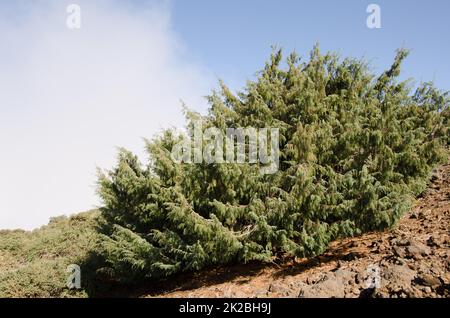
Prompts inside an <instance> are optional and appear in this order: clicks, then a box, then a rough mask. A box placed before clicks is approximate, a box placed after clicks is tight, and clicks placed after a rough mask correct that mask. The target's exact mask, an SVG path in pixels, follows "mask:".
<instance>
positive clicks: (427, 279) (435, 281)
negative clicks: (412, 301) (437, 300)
mask: <svg viewBox="0 0 450 318" xmlns="http://www.w3.org/2000/svg"><path fill="white" fill-rule="evenodd" d="M416 282H417V283H418V284H420V285H423V286H428V287H432V288H437V287H439V286H440V285H441V280H440V279H439V278H438V277H435V276H433V275H430V274H421V275H419V276H418V277H417V279H416Z"/></svg>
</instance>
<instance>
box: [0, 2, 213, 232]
mask: <svg viewBox="0 0 450 318" xmlns="http://www.w3.org/2000/svg"><path fill="white" fill-rule="evenodd" d="M73 2H76V3H78V4H79V5H80V6H81V19H82V20H81V21H82V23H81V29H80V30H70V29H68V28H67V27H66V17H67V13H66V6H67V5H68V4H70V3H73ZM124 2H125V1H120V2H119V1H99V0H97V1H71V2H67V1H51V2H49V1H45V2H42V1H41V2H20V3H19V4H16V5H15V7H8V8H6V5H4V4H0V147H1V155H0V229H1V228H25V229H31V228H34V227H37V226H40V225H42V224H45V223H47V221H48V218H49V217H51V216H56V215H61V214H71V213H75V212H79V211H83V210H86V209H90V208H92V207H94V206H95V205H96V204H98V201H97V199H96V195H95V181H96V175H95V169H96V166H100V167H111V166H112V165H113V164H114V162H115V157H116V148H115V147H116V146H124V147H126V148H128V149H130V150H133V151H134V152H136V153H138V154H142V153H143V147H144V144H143V141H142V137H151V136H152V135H154V134H155V133H157V132H158V131H160V129H161V128H163V127H168V126H171V125H173V126H181V125H183V123H184V121H183V116H182V113H181V106H180V100H183V101H185V102H187V104H188V105H189V106H191V107H192V108H195V109H198V110H204V109H205V107H206V106H205V102H204V100H203V98H202V96H204V95H205V94H207V93H209V89H210V88H211V83H213V81H211V76H210V75H209V73H208V72H206V71H205V70H204V69H202V68H201V67H200V66H198V65H195V64H193V63H189V62H187V59H186V58H185V55H186V54H185V53H186V52H185V48H183V46H182V45H181V42H180V40H179V39H178V38H177V36H176V34H175V33H174V32H173V31H172V30H171V28H170V10H169V8H168V6H167V5H166V3H165V2H161V3H159V4H150V5H146V6H141V8H140V9H138V8H137V6H132V5H129V4H124ZM2 12H3V13H2Z"/></svg>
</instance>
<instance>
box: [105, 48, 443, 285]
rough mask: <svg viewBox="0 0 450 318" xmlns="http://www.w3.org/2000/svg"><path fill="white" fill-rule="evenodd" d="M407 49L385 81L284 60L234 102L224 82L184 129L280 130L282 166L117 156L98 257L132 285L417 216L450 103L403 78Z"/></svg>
mask: <svg viewBox="0 0 450 318" xmlns="http://www.w3.org/2000/svg"><path fill="white" fill-rule="evenodd" d="M406 56H407V51H405V50H399V51H398V52H397V55H396V57H395V60H394V63H393V65H392V66H391V68H390V69H388V70H387V71H386V72H384V73H383V74H381V76H378V77H377V76H375V75H374V74H372V73H371V72H370V70H369V68H368V65H367V63H366V62H365V61H361V60H356V59H351V58H347V59H341V58H339V57H338V56H337V55H336V54H333V53H327V54H325V55H322V54H320V52H319V48H318V47H317V46H316V47H315V48H314V49H313V51H312V52H311V56H310V59H309V61H308V62H300V60H299V58H298V57H297V56H296V55H295V54H291V55H290V56H289V57H288V59H287V63H286V64H287V65H286V66H285V67H283V66H282V65H281V63H282V54H281V51H274V53H273V54H272V56H271V58H270V60H269V61H268V62H267V63H266V65H265V67H264V69H263V70H262V71H261V72H260V73H259V75H258V78H257V79H256V80H255V81H252V82H249V83H248V84H247V86H246V87H245V89H244V90H243V91H241V92H239V93H237V94H233V93H232V92H231V91H230V90H229V89H228V88H227V87H226V86H225V85H224V84H223V83H221V89H220V91H219V92H213V93H212V94H211V96H209V97H208V101H209V103H210V110H209V113H208V115H206V116H201V115H199V114H195V113H192V112H189V111H187V120H188V125H187V128H188V132H189V133H191V134H192V133H193V121H194V120H195V119H198V118H201V119H202V120H203V127H204V128H206V127H218V128H220V129H221V130H222V131H224V132H225V129H226V128H227V127H255V128H265V127H266V128H269V127H275V128H279V131H280V140H279V141H280V151H281V153H280V167H279V171H277V172H276V173H274V174H266V175H263V174H260V173H259V169H258V168H259V167H258V164H217V163H216V164H206V163H202V164H183V163H181V164H179V163H178V164H177V163H175V162H174V161H172V159H171V157H170V152H171V150H172V147H173V146H174V144H175V143H177V142H178V141H179V140H180V138H181V137H180V136H179V135H178V134H177V133H176V132H174V131H171V130H168V131H165V132H164V133H163V134H162V135H161V136H158V137H157V138H155V139H154V140H152V141H147V149H148V152H149V154H150V160H149V162H148V164H147V165H146V166H143V165H142V164H141V163H140V162H139V161H138V158H137V157H136V156H134V155H133V154H132V153H130V152H128V151H126V150H124V149H121V150H120V152H119V158H118V165H117V166H116V167H115V168H114V169H112V170H111V171H107V172H100V176H99V194H100V196H101V198H102V200H103V208H102V209H101V211H102V215H103V216H104V218H105V219H106V221H107V225H108V226H107V227H106V228H105V229H104V230H103V232H104V235H103V243H102V254H103V255H104V257H105V259H106V261H107V264H108V270H109V271H110V272H111V273H113V274H114V275H115V276H116V278H117V279H118V280H121V281H136V280H138V279H140V278H154V277H160V276H167V275H171V274H173V273H177V272H182V271H190V270H198V269H200V268H203V267H207V266H212V265H217V264H224V263H231V262H247V261H250V260H260V261H269V260H271V259H273V257H276V256H277V255H281V254H283V255H291V256H299V257H305V256H306V257H308V256H313V255H316V254H319V253H322V252H324V251H325V250H326V249H327V246H328V244H329V243H330V242H331V241H332V240H335V239H337V238H342V237H347V236H352V235H357V234H359V233H362V232H366V231H373V230H383V229H385V228H388V227H391V226H393V225H394V224H395V222H396V220H398V218H399V217H400V216H401V215H402V214H403V213H404V212H405V211H406V210H407V209H408V208H409V207H410V204H411V199H412V197H413V195H416V194H418V193H420V192H421V191H422V190H423V189H424V187H425V185H426V181H427V179H428V174H429V172H430V170H431V168H432V166H434V165H435V164H437V163H438V162H440V161H441V160H445V159H446V158H445V149H444V145H445V144H447V145H448V142H449V141H448V136H449V131H448V128H449V108H448V105H449V99H448V96H447V94H446V93H441V92H440V91H438V90H437V89H435V88H434V87H433V85H432V84H430V83H424V84H422V85H420V86H419V87H418V88H417V89H416V90H415V91H414V92H413V91H412V88H411V85H409V84H408V82H406V81H399V80H398V76H399V74H400V65H401V63H402V61H403V59H404V58H405V57H406Z"/></svg>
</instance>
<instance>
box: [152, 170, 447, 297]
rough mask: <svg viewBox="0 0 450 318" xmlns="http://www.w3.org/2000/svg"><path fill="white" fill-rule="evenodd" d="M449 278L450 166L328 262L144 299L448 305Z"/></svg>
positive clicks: (211, 276) (222, 273) (231, 271)
mask: <svg viewBox="0 0 450 318" xmlns="http://www.w3.org/2000/svg"><path fill="white" fill-rule="evenodd" d="M449 270H450V165H445V166H441V167H439V168H438V169H435V170H434V171H433V176H432V179H431V183H430V185H429V187H428V189H427V190H426V191H425V193H423V194H422V196H421V197H419V198H418V199H417V200H416V203H415V206H414V208H413V209H412V210H411V211H410V212H409V213H408V214H406V215H404V216H403V218H402V219H401V220H400V222H399V223H398V225H397V226H396V227H395V229H392V230H391V231H386V232H383V233H368V234H364V235H362V236H360V237H354V238H349V239H345V240H342V241H338V242H334V243H333V244H332V245H331V247H330V248H329V250H328V251H327V252H326V253H325V254H323V255H321V256H318V257H315V258H313V259H309V260H307V259H303V260H297V261H296V262H295V263H294V262H287V263H284V264H280V265H277V264H274V265H272V266H262V265H258V264H253V265H252V264H249V265H248V266H236V267H228V268H220V269H217V270H212V271H206V272H202V273H199V274H195V275H192V276H191V277H190V279H189V280H186V277H185V276H180V277H179V278H178V279H179V280H177V281H173V280H172V281H166V282H164V283H161V286H165V287H163V288H161V289H159V290H158V288H156V289H155V290H154V291H152V292H151V293H147V294H146V296H147V297H151V296H160V297H450V271H449ZM371 279H372V280H371ZM371 281H372V282H373V283H372V284H371ZM373 287H376V288H373Z"/></svg>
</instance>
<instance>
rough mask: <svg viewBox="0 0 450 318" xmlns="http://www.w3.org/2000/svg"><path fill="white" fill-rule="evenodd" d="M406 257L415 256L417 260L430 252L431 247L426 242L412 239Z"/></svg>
mask: <svg viewBox="0 0 450 318" xmlns="http://www.w3.org/2000/svg"><path fill="white" fill-rule="evenodd" d="M405 251H406V258H413V259H415V260H419V259H422V257H424V256H427V255H429V254H430V248H429V247H428V246H426V245H425V244H422V243H420V242H417V241H414V240H411V241H410V245H409V246H407V247H406V249H405Z"/></svg>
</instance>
